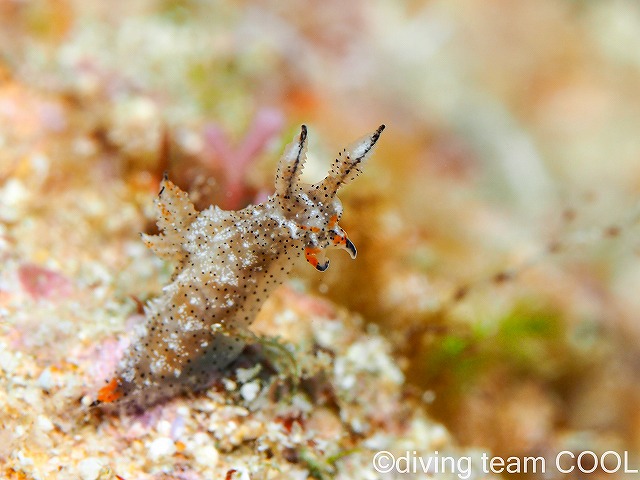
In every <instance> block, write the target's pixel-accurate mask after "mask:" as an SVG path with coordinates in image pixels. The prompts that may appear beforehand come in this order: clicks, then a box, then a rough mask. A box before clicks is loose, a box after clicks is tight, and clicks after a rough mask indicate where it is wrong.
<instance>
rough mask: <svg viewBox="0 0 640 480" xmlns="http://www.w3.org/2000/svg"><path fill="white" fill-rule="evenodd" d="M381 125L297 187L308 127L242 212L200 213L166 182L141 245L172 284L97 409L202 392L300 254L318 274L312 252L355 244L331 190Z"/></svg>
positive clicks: (367, 149) (356, 164)
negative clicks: (269, 191) (268, 189)
mask: <svg viewBox="0 0 640 480" xmlns="http://www.w3.org/2000/svg"><path fill="white" fill-rule="evenodd" d="M383 129H384V126H381V127H379V128H378V129H377V130H376V131H375V132H374V133H373V134H371V135H368V136H366V137H364V138H362V139H361V140H359V141H357V142H355V143H354V144H353V145H352V146H351V147H349V148H347V149H344V150H343V151H342V152H341V153H340V155H339V157H338V158H337V159H336V161H335V162H334V163H333V165H332V168H331V171H330V173H329V175H328V176H327V177H326V178H325V179H324V180H322V181H321V182H319V183H317V184H313V185H311V184H303V183H301V182H300V174H301V173H302V168H303V166H304V161H305V155H306V146H307V129H306V127H305V126H303V127H302V131H301V133H300V135H299V136H298V137H297V138H296V139H294V141H293V142H292V143H290V144H289V145H288V146H287V147H286V149H285V152H284V154H283V156H282V158H281V159H280V162H279V165H278V171H277V175H276V182H275V183H276V191H275V193H274V194H273V195H272V196H271V197H269V198H268V200H267V201H266V202H264V203H261V204H259V205H254V206H253V205H252V206H249V207H247V208H245V209H243V210H240V211H224V210H221V209H220V208H218V207H217V206H212V207H209V208H208V209H206V210H204V211H202V212H197V211H196V210H195V208H194V206H193V204H192V203H191V202H190V200H189V198H188V196H187V194H186V193H185V192H183V191H181V190H180V189H179V188H178V187H177V186H175V185H174V184H173V183H172V182H170V181H169V180H168V179H167V178H165V179H164V180H163V182H162V185H161V190H160V194H159V195H158V198H157V199H156V202H155V203H156V207H157V208H158V211H159V219H158V227H159V228H160V230H161V233H160V234H159V235H143V240H144V241H145V243H146V244H147V246H149V247H150V248H151V249H152V250H153V251H154V252H155V253H156V254H157V255H158V256H159V257H161V258H163V259H165V260H167V261H169V262H171V263H174V264H175V266H176V268H175V272H174V275H173V278H172V282H171V283H170V284H169V285H167V286H166V287H165V288H164V289H163V293H162V295H161V296H160V297H159V298H156V299H154V300H152V301H150V302H149V304H148V305H147V306H146V309H145V310H146V317H147V321H146V323H145V324H144V325H143V326H142V327H141V328H140V330H139V331H137V332H136V339H135V340H134V341H133V342H132V344H131V347H130V348H129V349H128V351H127V352H126V353H125V356H124V358H123V359H122V361H121V362H120V365H119V367H118V372H117V374H116V376H115V377H114V378H113V379H112V380H111V381H110V382H109V383H108V384H107V386H105V387H103V388H102V389H101V390H100V392H99V394H98V400H97V401H96V402H95V403H96V404H101V403H114V404H116V405H122V406H131V407H134V408H142V407H144V406H147V405H150V404H152V403H155V402H158V401H160V400H162V399H165V398H168V397H171V396H174V395H176V394H178V393H181V392H185V391H189V390H191V391H195V390H201V389H204V388H207V387H208V386H210V385H211V383H212V382H213V381H214V379H215V376H216V374H217V373H218V372H219V371H220V369H222V368H224V367H225V366H227V365H228V364H229V363H230V362H232V361H233V360H234V359H235V358H236V357H237V356H238V355H239V353H240V351H241V350H242V348H243V346H244V344H245V341H244V339H245V338H246V337H247V333H248V332H247V328H248V327H249V325H250V324H251V322H252V321H253V319H254V318H255V316H256V314H257V313H258V311H259V310H260V308H261V306H262V303H263V302H264V300H265V299H266V298H268V297H269V295H270V294H271V293H272V291H273V290H274V289H275V288H276V287H277V286H278V285H280V284H281V283H282V282H283V281H284V279H285V277H286V275H287V274H288V273H289V271H290V270H291V267H292V264H293V261H294V260H295V259H296V258H298V257H299V256H301V255H304V256H305V257H306V258H307V260H308V261H309V263H311V264H312V265H313V266H314V267H315V268H316V269H318V270H320V271H323V270H325V269H326V268H327V266H328V261H324V260H323V259H322V260H323V261H320V260H319V259H318V258H317V256H316V255H318V254H322V252H323V251H324V249H326V248H328V247H338V248H343V249H346V250H347V251H349V253H350V254H351V255H352V257H355V253H356V252H355V247H354V246H353V244H352V243H351V242H350V241H349V240H348V238H347V236H346V234H345V233H344V231H343V230H342V229H341V228H340V227H339V226H338V220H339V219H340V217H341V216H342V205H341V203H340V200H339V199H338V198H337V197H336V192H337V191H338V189H339V188H340V187H341V186H342V185H344V184H345V183H347V182H349V181H351V180H352V179H353V178H355V177H356V176H357V175H358V174H359V173H360V168H361V166H362V164H363V163H364V161H365V160H366V159H367V158H368V157H369V156H370V155H371V153H372V151H373V147H374V145H375V143H376V142H377V140H378V138H379V136H380V133H381V132H382V130H383Z"/></svg>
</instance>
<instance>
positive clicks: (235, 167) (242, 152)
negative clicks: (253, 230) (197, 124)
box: [204, 108, 284, 209]
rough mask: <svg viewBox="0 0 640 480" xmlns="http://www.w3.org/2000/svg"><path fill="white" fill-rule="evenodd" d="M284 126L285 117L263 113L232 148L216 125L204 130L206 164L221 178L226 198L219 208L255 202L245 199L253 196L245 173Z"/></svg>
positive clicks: (275, 113) (277, 113)
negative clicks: (218, 171)
mask: <svg viewBox="0 0 640 480" xmlns="http://www.w3.org/2000/svg"><path fill="white" fill-rule="evenodd" d="M283 125H284V117H283V115H282V113H281V112H280V111H279V110H275V109H270V108H265V109H262V110H260V111H258V113H257V114H256V116H255V118H254V120H253V123H252V124H251V126H250V127H249V131H248V132H247V134H246V135H245V136H244V138H243V139H242V141H241V142H240V143H239V145H237V146H233V145H232V144H231V142H230V140H229V137H228V135H227V134H226V132H225V131H224V130H223V129H222V128H221V127H220V126H219V125H218V124H216V123H210V124H208V125H207V126H206V127H205V130H204V138H205V142H206V145H207V150H208V152H209V154H208V155H207V158H206V162H207V163H209V164H210V165H211V166H212V167H213V168H215V169H218V170H220V171H221V174H222V175H223V176H224V185H225V189H226V195H225V198H224V200H223V204H222V205H221V207H223V208H234V209H235V208H241V207H244V206H245V205H243V202H246V201H251V200H254V199H251V198H247V197H250V196H251V194H252V193H251V192H249V190H250V189H249V188H248V186H247V184H246V177H247V172H248V170H249V168H250V167H251V165H252V163H253V162H255V161H256V160H257V159H258V157H259V155H260V154H261V153H262V152H263V151H264V150H265V148H266V147H267V145H268V144H269V142H270V141H271V140H272V139H273V138H274V137H275V136H276V135H277V134H278V132H280V130H281V129H282V126H283Z"/></svg>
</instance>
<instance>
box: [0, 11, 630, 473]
mask: <svg viewBox="0 0 640 480" xmlns="http://www.w3.org/2000/svg"><path fill="white" fill-rule="evenodd" d="M301 123H305V124H307V125H308V127H309V132H310V148H309V152H310V153H309V155H310V159H309V166H308V167H307V168H306V170H305V176H306V178H307V180H308V181H316V180H318V179H320V178H321V177H322V176H323V174H324V173H325V172H326V170H327V168H328V165H329V163H330V162H331V161H332V159H333V157H334V155H336V154H337V151H338V150H339V149H340V148H342V147H344V146H346V145H348V144H349V143H351V142H352V141H353V140H355V139H356V138H358V137H360V136H361V135H364V134H366V133H368V132H370V131H372V130H373V129H375V128H376V127H377V126H378V125H379V124H382V123H384V124H386V125H387V129H386V130H385V132H384V134H383V137H382V139H381V140H380V143H379V147H378V150H377V153H376V155H375V156H374V157H373V159H372V160H371V161H370V162H369V164H368V165H367V167H366V169H365V172H364V174H363V175H362V176H361V177H360V178H359V179H358V180H357V181H356V182H354V183H353V184H351V185H350V186H349V187H348V188H346V189H345V191H344V192H343V193H342V195H341V198H342V200H343V203H344V204H345V216H344V219H343V221H342V224H343V226H344V228H345V230H346V231H347V232H348V233H349V235H350V237H351V239H352V240H353V242H354V243H355V245H356V246H357V247H358V251H359V256H358V259H357V261H353V262H352V261H350V259H349V258H348V256H347V255H340V254H339V253H336V254H330V255H331V261H332V266H331V268H330V269H329V270H328V271H327V272H326V274H325V275H323V276H319V275H317V273H316V272H315V271H313V270H312V269H309V268H302V267H306V265H301V268H299V269H298V270H297V271H296V275H295V276H294V280H293V281H294V283H297V284H298V285H299V286H300V288H304V289H307V290H308V291H309V292H311V293H315V294H318V295H321V296H324V297H327V298H330V299H331V300H332V301H334V302H336V303H337V304H339V305H342V306H344V307H346V308H347V309H349V310H351V311H353V312H357V313H358V314H360V315H361V316H362V317H363V319H364V321H365V322H367V323H372V324H375V325H376V326H377V328H379V329H380V331H381V332H383V333H384V335H385V336H386V337H387V338H389V339H390V340H391V342H392V344H393V348H394V353H393V355H394V358H395V359H396V360H397V361H398V363H399V364H400V365H401V367H402V369H403V371H404V373H405V375H406V381H407V386H406V391H407V395H412V396H415V397H418V398H421V399H422V400H421V402H422V405H423V406H424V408H425V410H426V411H427V412H428V413H429V415H430V416H432V417H433V418H434V419H436V420H438V421H441V422H443V423H444V424H445V425H446V426H447V428H448V429H449V430H450V431H451V432H452V433H453V434H454V435H455V438H456V439H457V441H458V442H459V443H460V444H462V445H466V446H473V447H477V448H484V449H491V451H492V452H493V453H494V454H496V455H501V456H503V457H506V456H508V455H516V456H520V457H522V456H526V455H549V456H550V458H553V457H554V455H555V453H557V452H558V451H560V450H574V451H576V452H579V451H581V450H585V449H591V450H595V451H596V452H602V451H606V450H618V451H622V450H624V449H627V450H630V451H631V452H632V458H635V459H636V461H637V458H638V457H637V454H638V452H639V451H640V411H638V408H637V406H638V404H639V403H640V402H639V401H640V386H639V382H638V381H639V380H640V347H639V344H640V342H639V340H640V318H639V317H638V315H639V314H638V312H639V311H640V295H639V292H640V236H639V235H638V234H639V233H640V232H639V230H640V229H639V228H638V225H639V223H640V210H639V203H638V195H639V193H640V135H639V134H638V133H639V131H640V4H639V3H638V2H636V1H634V0H609V1H607V2H598V1H592V0H535V1H533V0H530V1H519V2H513V1H510V0H485V1H480V0H464V1H456V2H451V1H444V0H433V1H428V0H407V1H393V0H371V1H364V0H350V1H348V2H344V1H338V0H322V1H320V0H310V1H307V2H293V1H251V0H245V1H241V0H237V1H232V0H218V1H211V2H205V1H195V0H194V1H187V0H183V1H179V0H174V1H172V0H139V1H135V2H133V1H130V0H129V1H121V0H112V1H110V2H99V1H92V0H89V1H87V0H83V1H74V0H35V1H29V2H24V1H17V0H0V223H2V224H3V225H4V227H3V228H5V230H3V231H4V232H5V233H6V231H7V230H6V228H8V227H7V226H12V228H13V230H12V232H13V233H12V236H13V237H12V238H13V239H14V240H7V238H6V237H4V240H3V241H13V242H14V243H13V244H12V247H13V248H15V249H16V250H17V251H19V252H20V255H22V256H23V257H24V258H27V259H29V260H30V261H33V262H36V263H37V262H40V261H43V260H47V261H48V262H50V263H51V262H53V263H54V264H55V265H56V267H57V268H60V269H61V270H62V271H63V272H65V273H66V274H68V275H70V276H73V275H77V274H78V272H81V271H82V269H83V256H84V255H85V254H86V255H89V253H88V252H93V253H92V254H96V255H99V256H102V258H103V259H104V260H105V262H107V263H109V262H111V264H112V265H113V266H114V267H113V268H114V269H115V270H119V269H121V270H122V273H121V277H120V279H121V288H122V290H123V292H126V293H128V294H140V295H141V296H143V295H144V291H145V288H146V287H145V286H144V285H138V284H132V283H131V282H130V283H127V276H126V268H127V265H130V264H131V263H132V262H133V259H135V257H136V255H140V251H141V250H142V249H141V250H134V251H129V253H128V259H122V258H120V257H118V256H117V255H116V254H115V253H114V252H116V251H117V246H114V245H116V244H117V239H118V238H126V239H127V240H131V239H132V238H134V237H135V236H136V235H137V232H138V231H139V230H143V231H147V232H151V231H153V229H154V228H155V227H154V220H153V212H152V210H151V205H150V202H149V199H150V198H151V197H152V196H153V195H154V194H155V192H156V191H157V185H158V182H159V180H160V178H161V175H162V172H164V171H168V172H169V175H170V177H171V178H172V179H173V180H174V181H175V182H176V183H177V184H178V185H179V186H180V187H181V188H183V189H184V190H187V191H188V192H190V194H191V196H192V198H193V199H194V200H195V202H196V204H197V205H198V207H199V208H201V209H202V208H205V207H207V206H208V205H210V204H211V203H216V204H218V205H220V206H222V207H224V208H228V209H238V208H242V207H244V206H246V205H248V204H249V203H252V202H256V201H261V200H262V199H264V198H265V197H266V195H268V194H270V193H271V189H272V185H273V172H274V171H275V165H276V162H277V159H278V156H279V154H280V152H281V151H282V148H283V146H284V145H285V144H286V143H288V142H289V141H291V138H292V137H293V135H294V134H295V133H296V132H297V131H298V129H299V126H300V124H301ZM113 185H116V186H117V188H116V190H112V189H110V190H109V195H114V193H113V192H114V191H115V192H116V194H117V195H119V196H121V197H122V198H126V199H127V205H129V208H128V209H127V208H125V209H119V210H118V211H114V212H110V217H111V219H110V222H109V223H108V224H107V227H106V228H107V229H106V230H102V228H103V227H102V226H100V229H98V227H96V225H97V223H95V222H93V223H92V218H93V217H92V215H94V216H97V215H99V214H100V213H101V212H99V211H95V210H96V209H95V208H94V206H95V205H96V204H95V202H93V201H92V198H94V197H92V195H94V196H100V195H105V192H106V190H105V189H107V188H112V186H113ZM88 187H90V191H87V190H88ZM79 191H82V192H83V193H82V194H80V193H78V192H79ZM74 208H81V209H83V211H84V213H85V216H83V217H82V218H83V222H82V223H81V224H79V223H78V220H77V219H72V218H70V214H69V213H68V212H71V211H74V210H73V209H74ZM96 208H97V207H96ZM27 211H28V212H36V214H37V215H39V216H40V217H39V218H41V219H44V222H45V224H46V226H47V229H46V232H41V231H40V230H36V227H34V225H33V223H30V222H22V221H21V218H22V217H21V216H22V215H24V213H25V212H27ZM100 225H102V224H100ZM70 231H72V232H73V234H70V233H69V232H70ZM0 233H2V231H0ZM61 237H62V238H65V242H64V245H59V243H60V242H57V243H56V242H55V241H54V239H55V238H58V239H59V238H61ZM0 238H3V237H2V235H0ZM16 239H17V240H16ZM70 250H73V251H74V255H73V256H72V255H70V254H69V252H70ZM44 252H46V253H44Z"/></svg>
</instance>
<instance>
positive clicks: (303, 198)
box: [274, 125, 384, 271]
mask: <svg viewBox="0 0 640 480" xmlns="http://www.w3.org/2000/svg"><path fill="white" fill-rule="evenodd" d="M383 130H384V125H381V126H380V127H378V129H377V130H376V131H375V132H373V133H371V134H369V135H366V136H365V137H362V138H360V139H359V140H357V141H356V142H354V143H352V144H351V145H350V146H349V147H347V148H345V149H343V150H342V151H341V152H340V153H339V154H338V158H336V160H335V161H334V162H333V164H332V165H331V170H330V171H329V174H328V175H327V176H326V177H325V178H324V179H323V180H322V181H320V182H318V183H314V184H307V183H303V182H301V180H300V176H301V174H302V169H303V167H304V163H305V160H306V152H307V127H306V126H305V125H302V128H301V131H300V135H298V136H297V137H296V138H295V139H294V141H293V142H291V143H290V144H289V145H287V147H286V148H285V151H284V154H283V155H282V158H281V159H280V163H279V164H278V171H277V174H276V193H275V197H274V198H275V200H276V202H277V205H278V207H279V208H280V210H281V212H282V213H283V215H284V216H285V218H286V219H287V220H288V221H291V222H293V223H294V224H295V225H296V227H297V234H298V235H299V236H300V237H302V238H304V243H305V247H304V248H305V250H304V253H305V257H306V259H307V261H308V262H309V263H310V264H311V265H312V266H313V267H315V268H316V270H319V271H324V270H326V269H327V267H328V266H329V260H327V259H325V258H324V256H323V254H324V250H325V249H326V248H330V247H333V248H342V249H344V250H347V252H349V254H350V255H351V258H355V257H356V247H355V246H354V244H353V243H352V242H351V240H349V238H348V237H347V234H346V233H345V231H344V230H343V229H342V228H341V227H340V226H339V225H338V222H339V220H340V218H341V217H342V203H341V202H340V199H338V197H337V196H336V193H337V192H338V190H339V189H340V188H341V187H342V186H343V185H346V184H347V183H349V182H350V181H351V180H353V179H354V178H356V177H357V176H358V175H359V174H360V172H361V171H362V170H361V169H362V166H363V165H364V163H365V161H366V160H367V159H368V158H369V157H370V156H371V154H372V153H373V149H374V146H375V144H376V142H377V141H378V139H379V138H380V134H381V133H382V131H383ZM318 255H320V258H318Z"/></svg>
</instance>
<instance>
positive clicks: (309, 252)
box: [304, 247, 321, 267]
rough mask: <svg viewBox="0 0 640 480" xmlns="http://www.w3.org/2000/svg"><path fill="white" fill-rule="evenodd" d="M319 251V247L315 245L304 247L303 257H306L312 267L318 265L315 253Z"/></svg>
mask: <svg viewBox="0 0 640 480" xmlns="http://www.w3.org/2000/svg"><path fill="white" fill-rule="evenodd" d="M320 252H321V249H319V248H316V247H307V248H305V249H304V257H305V258H306V259H307V262H309V263H310V264H311V266H312V267H317V266H318V259H317V258H316V255H317V254H318V253H320Z"/></svg>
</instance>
